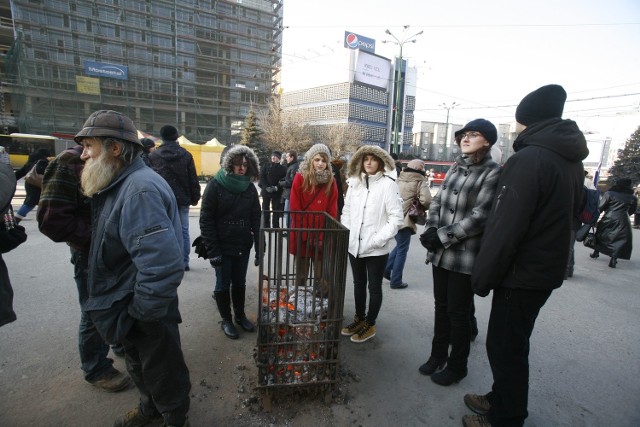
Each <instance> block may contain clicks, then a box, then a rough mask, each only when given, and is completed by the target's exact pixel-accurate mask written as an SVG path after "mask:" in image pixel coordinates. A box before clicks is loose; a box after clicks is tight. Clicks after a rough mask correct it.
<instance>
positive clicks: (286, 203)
mask: <svg viewBox="0 0 640 427" xmlns="http://www.w3.org/2000/svg"><path fill="white" fill-rule="evenodd" d="M289 206H290V204H289V199H286V200H285V201H284V212H285V214H284V218H285V220H284V223H285V224H286V225H287V228H291V216H290V215H289Z"/></svg>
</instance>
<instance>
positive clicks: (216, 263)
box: [209, 255, 222, 268]
mask: <svg viewBox="0 0 640 427" xmlns="http://www.w3.org/2000/svg"><path fill="white" fill-rule="evenodd" d="M209 264H211V267H214V268H215V267H220V266H221V265H222V257H221V256H220V255H218V256H214V257H213V258H211V259H210V260H209Z"/></svg>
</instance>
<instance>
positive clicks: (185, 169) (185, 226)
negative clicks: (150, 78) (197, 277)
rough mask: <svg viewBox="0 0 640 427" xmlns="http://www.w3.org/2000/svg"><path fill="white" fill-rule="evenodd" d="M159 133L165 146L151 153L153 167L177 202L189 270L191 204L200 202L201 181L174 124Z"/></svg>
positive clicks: (184, 253) (150, 160) (184, 255)
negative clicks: (165, 182) (182, 145)
mask: <svg viewBox="0 0 640 427" xmlns="http://www.w3.org/2000/svg"><path fill="white" fill-rule="evenodd" d="M160 136H161V137H162V145H160V147H158V148H156V149H155V150H153V152H151V153H149V162H150V163H151V168H152V169H153V170H154V171H156V172H158V175H160V176H161V177H163V178H164V179H165V181H167V183H168V184H169V186H170V187H171V190H172V191H173V194H174V195H175V197H176V202H178V211H179V212H180V223H181V224H182V241H183V247H182V253H183V261H184V271H189V252H190V251H191V243H190V242H191V239H190V237H189V205H191V206H196V205H197V204H198V202H199V201H200V182H199V181H198V174H197V173H196V164H195V162H194V161H193V156H192V155H191V153H189V152H188V151H187V150H185V149H184V148H182V147H180V144H178V138H179V137H180V135H179V134H178V129H176V128H175V127H173V126H171V125H165V126H162V128H161V129H160Z"/></svg>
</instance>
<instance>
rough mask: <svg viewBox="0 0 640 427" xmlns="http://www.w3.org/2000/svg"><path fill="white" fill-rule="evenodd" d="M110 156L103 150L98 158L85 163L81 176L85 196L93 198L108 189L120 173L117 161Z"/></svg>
mask: <svg viewBox="0 0 640 427" xmlns="http://www.w3.org/2000/svg"><path fill="white" fill-rule="evenodd" d="M109 156H110V155H109V152H108V150H107V149H106V148H103V149H102V153H100V156H98V158H96V159H95V160H94V159H87V161H86V162H85V164H84V168H83V169H82V175H81V176H80V183H81V184H82V192H83V193H84V195H85V196H87V197H91V196H93V195H94V194H96V193H97V192H98V191H100V190H102V189H104V188H106V187H107V186H108V185H109V184H111V182H112V181H113V179H114V178H115V177H116V176H117V175H118V172H120V168H119V167H118V163H117V161H116V159H115V158H111V157H109Z"/></svg>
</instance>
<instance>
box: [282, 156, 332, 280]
mask: <svg viewBox="0 0 640 427" xmlns="http://www.w3.org/2000/svg"><path fill="white" fill-rule="evenodd" d="M330 162H331V154H330V151H329V148H328V147H327V146H326V145H324V144H315V145H314V146H312V147H311V148H310V149H309V150H308V151H307V152H306V154H305V159H304V161H303V162H302V163H301V164H300V169H299V170H298V173H297V174H296V176H295V178H294V179H293V185H292V186H291V193H290V196H289V197H290V205H289V206H290V209H291V229H292V230H296V229H300V228H303V229H304V228H314V229H323V228H324V216H322V215H311V214H296V213H295V212H296V211H297V212H301V211H302V212H326V213H328V214H329V215H331V216H332V217H333V218H337V217H338V188H337V186H336V181H335V179H334V178H333V174H332V171H331V166H330ZM323 240H324V235H323V233H322V232H307V231H299V232H297V231H291V232H290V233H289V253H290V254H292V255H294V257H295V259H296V272H297V276H298V285H299V286H304V285H305V282H306V279H307V275H308V271H309V266H310V264H315V268H314V273H315V274H314V275H315V277H316V279H317V278H319V277H320V276H321V274H320V271H319V268H320V264H321V263H320V262H318V261H319V260H321V259H322V248H323ZM323 293H324V292H323Z"/></svg>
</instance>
